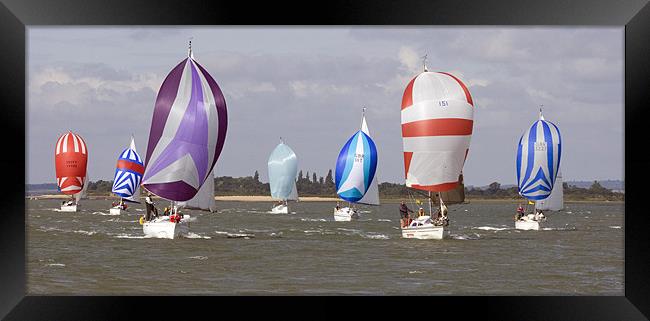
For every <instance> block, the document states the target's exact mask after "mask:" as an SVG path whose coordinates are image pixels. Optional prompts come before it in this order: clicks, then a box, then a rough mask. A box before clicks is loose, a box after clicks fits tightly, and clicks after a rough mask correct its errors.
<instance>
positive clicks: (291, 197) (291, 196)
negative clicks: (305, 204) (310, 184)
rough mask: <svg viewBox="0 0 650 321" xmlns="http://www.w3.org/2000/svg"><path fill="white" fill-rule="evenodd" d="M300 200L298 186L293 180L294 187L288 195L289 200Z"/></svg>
mask: <svg viewBox="0 0 650 321" xmlns="http://www.w3.org/2000/svg"><path fill="white" fill-rule="evenodd" d="M297 200H298V188H296V182H293V188H292V189H291V193H290V194H289V197H287V201H297Z"/></svg>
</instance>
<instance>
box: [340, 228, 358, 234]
mask: <svg viewBox="0 0 650 321" xmlns="http://www.w3.org/2000/svg"><path fill="white" fill-rule="evenodd" d="M337 230H341V231H346V232H353V233H359V232H361V231H359V230H356V229H353V228H342V227H339V228H337Z"/></svg>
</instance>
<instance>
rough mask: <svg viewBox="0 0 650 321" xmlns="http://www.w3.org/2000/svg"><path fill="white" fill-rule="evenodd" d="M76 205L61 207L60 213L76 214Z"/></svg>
mask: <svg viewBox="0 0 650 321" xmlns="http://www.w3.org/2000/svg"><path fill="white" fill-rule="evenodd" d="M76 211H77V204H75V205H61V212H76Z"/></svg>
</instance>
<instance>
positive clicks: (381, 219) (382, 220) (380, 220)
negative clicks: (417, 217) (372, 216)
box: [377, 218, 392, 222]
mask: <svg viewBox="0 0 650 321" xmlns="http://www.w3.org/2000/svg"><path fill="white" fill-rule="evenodd" d="M377 222H392V221H391V220H387V219H385V218H380V219H377Z"/></svg>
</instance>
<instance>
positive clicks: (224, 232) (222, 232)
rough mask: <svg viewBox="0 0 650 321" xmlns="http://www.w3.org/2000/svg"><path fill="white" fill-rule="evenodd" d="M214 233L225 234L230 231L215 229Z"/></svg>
mask: <svg viewBox="0 0 650 321" xmlns="http://www.w3.org/2000/svg"><path fill="white" fill-rule="evenodd" d="M214 233H215V234H222V235H225V234H229V233H230V232H226V231H214Z"/></svg>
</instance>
